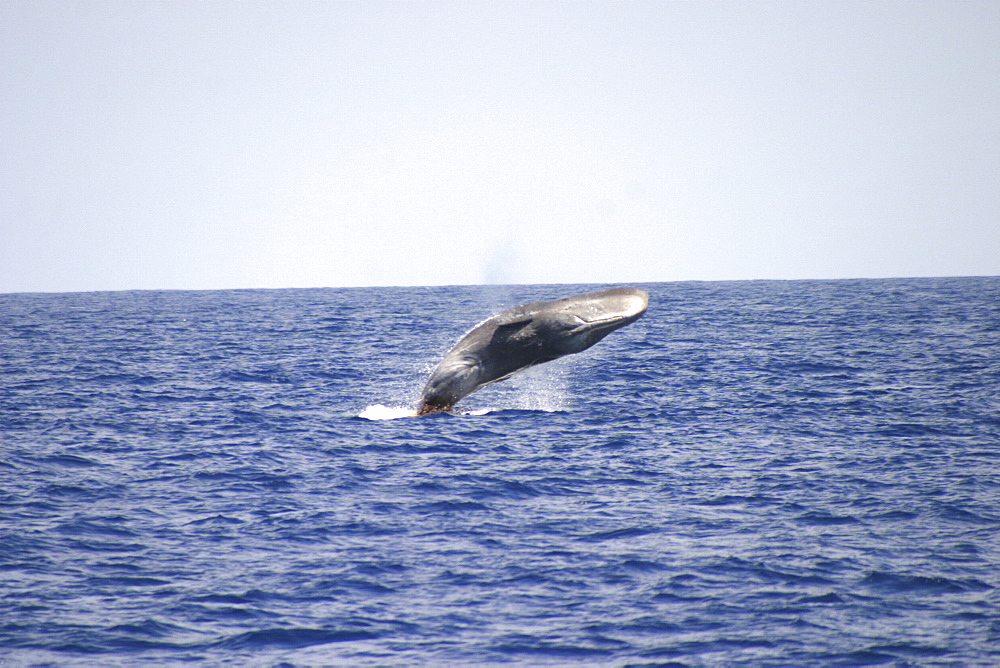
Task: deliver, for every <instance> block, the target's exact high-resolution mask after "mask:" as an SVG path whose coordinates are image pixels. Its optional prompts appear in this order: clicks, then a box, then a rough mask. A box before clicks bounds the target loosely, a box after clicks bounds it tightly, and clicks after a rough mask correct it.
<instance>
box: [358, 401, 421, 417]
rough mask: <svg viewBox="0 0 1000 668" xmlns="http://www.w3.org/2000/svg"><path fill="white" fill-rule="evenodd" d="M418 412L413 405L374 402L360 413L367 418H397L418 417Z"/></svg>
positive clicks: (359, 414)
mask: <svg viewBox="0 0 1000 668" xmlns="http://www.w3.org/2000/svg"><path fill="white" fill-rule="evenodd" d="M416 416H417V412H416V411H415V410H413V407H412V406H385V405H384V404H373V405H371V406H368V407H367V408H365V409H364V410H363V411H361V412H360V413H358V417H359V418H364V419H366V420H396V419H398V418H404V417H416Z"/></svg>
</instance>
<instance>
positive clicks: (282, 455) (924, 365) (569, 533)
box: [0, 277, 1000, 668]
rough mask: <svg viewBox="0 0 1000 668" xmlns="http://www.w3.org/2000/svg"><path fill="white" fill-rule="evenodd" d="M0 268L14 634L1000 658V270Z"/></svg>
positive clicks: (548, 658) (828, 657) (34, 640)
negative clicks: (647, 272) (547, 345)
mask: <svg viewBox="0 0 1000 668" xmlns="http://www.w3.org/2000/svg"><path fill="white" fill-rule="evenodd" d="M601 287H606V286H603V285H518V286H462V287H429V288H364V289H292V290H233V291H163V292H157V291H139V292H97V293H72V294H71V293H60V294H3V295H0V665H2V666H4V668H7V667H8V666H32V665H38V666H137V665H142V666H168V665H209V666H222V665H234V666H245V665H253V666H283V667H290V666H326V665H331V666H365V665H378V666H416V665H427V666H476V665H503V664H508V665H530V666H548V665H558V666H576V665H594V666H598V665H599V666H732V665H753V666H805V665H824V666H827V665H851V666H858V665H888V666H988V665H1000V277H985V278H936V279H931V278H928V279H893V280H888V279H886V280H881V279H880V280H835V281H745V282H744V281H735V282H679V283H656V284H640V285H639V286H638V287H643V288H645V289H646V290H648V291H649V293H650V305H649V310H648V312H647V313H646V315H645V316H644V317H643V318H642V319H640V320H639V321H638V322H636V323H634V324H632V325H630V326H628V327H626V328H624V329H621V330H619V331H617V332H614V333H612V334H611V335H609V336H608V337H607V338H606V339H605V340H604V341H602V342H600V343H599V344H597V345H596V346H594V347H593V348H591V349H589V350H587V351H585V352H583V353H580V354H578V355H573V356H569V357H566V358H563V359H561V360H558V361H556V362H552V363H550V364H546V365H542V366H540V367H537V368H534V369H531V370H529V371H527V372H525V373H524V374H521V375H519V376H516V377H514V378H512V379H511V380H509V381H506V382H504V383H499V384H497V385H494V386H491V387H489V388H486V389H484V390H482V391H480V392H478V393H476V394H473V395H471V396H470V397H468V398H466V399H464V400H463V401H461V402H460V403H459V404H458V406H457V407H456V412H455V413H454V414H448V413H442V414H435V415H430V416H426V417H422V418H414V417H404V416H405V415H406V414H407V413H408V412H410V411H412V410H413V408H414V407H415V405H416V403H417V400H418V398H419V394H420V391H421V389H422V386H423V383H424V381H425V379H426V377H427V374H428V372H429V371H430V369H431V368H432V367H433V366H434V365H435V364H436V363H437V361H438V360H439V359H440V358H441V357H442V356H443V355H444V353H445V352H447V350H448V349H449V348H450V346H451V345H452V344H453V343H454V342H455V341H456V340H457V339H458V338H459V337H460V336H461V335H462V333H463V332H465V331H466V330H468V329H469V328H471V327H472V326H474V325H475V324H476V323H478V322H480V321H481V320H482V319H483V318H485V317H487V316H489V315H490V314H492V313H494V312H496V311H499V310H500V309H502V308H505V307H508V306H513V305H516V304H518V303H521V302H526V301H532V300H537V299H552V298H556V297H561V296H566V295H570V294H574V293H578V292H584V291H587V290H592V289H598V288H601Z"/></svg>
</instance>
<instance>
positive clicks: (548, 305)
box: [417, 287, 649, 415]
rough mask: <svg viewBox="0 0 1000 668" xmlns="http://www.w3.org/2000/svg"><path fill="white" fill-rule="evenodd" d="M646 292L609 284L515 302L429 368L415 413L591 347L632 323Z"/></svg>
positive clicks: (444, 408) (444, 406) (448, 403)
mask: <svg viewBox="0 0 1000 668" xmlns="http://www.w3.org/2000/svg"><path fill="white" fill-rule="evenodd" d="M648 305H649V295H648V294H647V293H646V291H645V290H642V289H640V288H632V287H621V288H609V289H607V290H598V291H596V292H586V293H583V294H579V295H572V296H570V297H563V298H561V299H553V300H551V301H537V302H530V303H527V304H522V305H521V306H515V307H513V308H509V309H506V310H504V311H501V312H500V313H497V314H496V315H494V316H492V317H490V318H487V319H486V320H484V321H483V322H481V323H479V324H478V325H476V326H475V327H473V328H472V329H471V330H470V331H469V332H468V333H466V334H465V335H464V336H463V337H462V338H461V339H459V341H458V343H456V344H455V346H454V347H453V348H452V349H451V350H450V351H449V352H448V354H447V355H445V356H444V359H442V360H441V361H440V362H439V363H438V365H437V367H435V369H434V371H433V372H431V375H430V378H429V379H428V380H427V385H426V386H425V387H424V391H423V395H422V397H421V400H420V407H419V408H418V411H417V414H418V415H426V414H428V413H435V412H438V411H447V410H451V408H452V407H453V406H454V405H455V404H456V403H457V402H458V401H460V400H461V399H462V398H464V397H466V396H468V395H470V394H472V393H473V392H475V391H476V390H478V389H480V388H482V387H485V386H486V385H489V384H491V383H496V382H499V381H502V380H506V379H507V378H510V377H511V376H512V375H514V374H515V373H517V372H518V371H521V370H522V369H527V368H528V367H531V366H535V365H537V364H542V363H544V362H550V361H552V360H554V359H558V358H560V357H563V356H565V355H571V354H573V353H578V352H580V351H582V350H586V349H587V348H589V347H591V346H592V345H594V344H595V343H597V342H598V341H600V340H601V339H603V338H604V337H605V336H607V335H608V334H610V333H611V332H613V331H615V330H616V329H620V328H622V327H624V326H626V325H628V324H631V323H633V322H635V321H636V320H637V319H639V317H641V316H642V314H643V313H645V312H646V308H647V306H648Z"/></svg>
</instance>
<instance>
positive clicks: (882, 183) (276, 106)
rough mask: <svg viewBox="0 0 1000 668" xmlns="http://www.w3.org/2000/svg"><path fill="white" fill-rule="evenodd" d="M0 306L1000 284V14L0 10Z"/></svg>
mask: <svg viewBox="0 0 1000 668" xmlns="http://www.w3.org/2000/svg"><path fill="white" fill-rule="evenodd" d="M0 83H2V86H0V119H2V123H3V133H2V138H0V292H14V291H77V290H115V289H132V288H250V287H305V286H353V285H435V284H455V283H482V282H518V283H577V282H613V283H627V282H639V281H671V280H685V279H707V280H715V279H737V278H840V277H885V276H944V275H997V274H1000V2H996V1H995V0H989V1H986V2H956V1H954V0H947V1H943V2H915V1H911V0H907V1H901V2H877V1H874V2H873V1H867V0H866V1H864V2H850V1H838V2H812V1H806V0H802V1H796V2H763V1H756V0H755V1H753V2H611V1H603V2H537V1H532V2H524V3H520V2H510V1H508V0H504V1H496V0H490V1H488V2H440V3H435V2H398V3H396V2H394V3H388V2H357V3H354V2H288V1H280V2H252V1H250V2H204V1H200V0H199V1H197V2H195V1H183V0H172V1H170V2H156V1H149V0H142V1H137V0H128V1H127V2H110V1H108V2H104V1H102V2H66V1H61V0H46V1H45V2H28V1H15V0H0Z"/></svg>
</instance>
